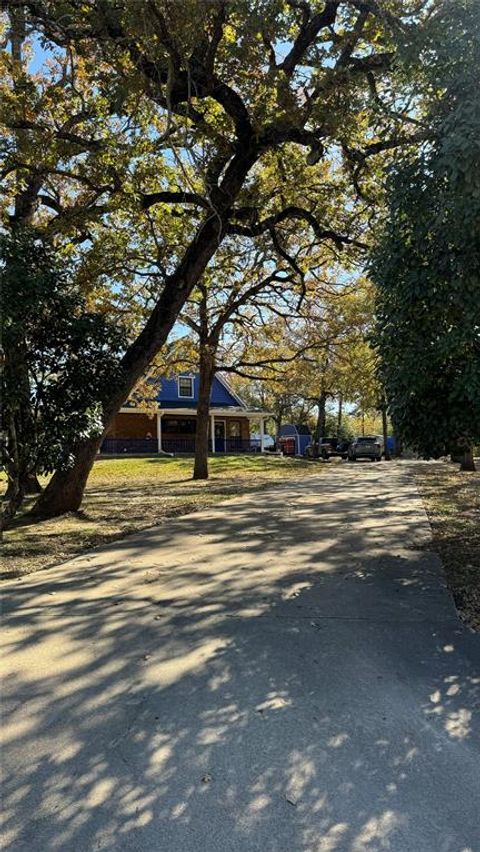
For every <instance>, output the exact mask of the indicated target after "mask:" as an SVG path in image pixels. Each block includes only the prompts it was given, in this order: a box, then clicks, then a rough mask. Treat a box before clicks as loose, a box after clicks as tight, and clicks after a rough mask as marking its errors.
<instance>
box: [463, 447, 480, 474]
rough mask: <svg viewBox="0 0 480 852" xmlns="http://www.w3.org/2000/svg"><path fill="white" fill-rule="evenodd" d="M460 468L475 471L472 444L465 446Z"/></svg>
mask: <svg viewBox="0 0 480 852" xmlns="http://www.w3.org/2000/svg"><path fill="white" fill-rule="evenodd" d="M460 470H470V471H475V470H476V467H475V459H474V458H473V446H470V447H467V449H466V450H465V452H464V453H463V456H462V463H461V465H460Z"/></svg>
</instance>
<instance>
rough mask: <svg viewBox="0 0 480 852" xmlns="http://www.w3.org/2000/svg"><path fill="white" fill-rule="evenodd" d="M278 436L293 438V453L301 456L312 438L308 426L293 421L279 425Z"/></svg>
mask: <svg viewBox="0 0 480 852" xmlns="http://www.w3.org/2000/svg"><path fill="white" fill-rule="evenodd" d="M278 437H279V438H295V455H297V456H303V454H304V452H305V448H306V447H307V445H308V444H309V443H310V441H311V440H312V433H311V432H310V429H309V428H308V426H299V425H295V423H284V424H283V426H281V427H280V434H279V436H278Z"/></svg>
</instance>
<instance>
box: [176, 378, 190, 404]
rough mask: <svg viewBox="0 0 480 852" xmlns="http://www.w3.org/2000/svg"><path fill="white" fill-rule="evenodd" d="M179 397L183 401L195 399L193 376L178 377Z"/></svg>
mask: <svg viewBox="0 0 480 852" xmlns="http://www.w3.org/2000/svg"><path fill="white" fill-rule="evenodd" d="M178 395H179V397H182V399H193V376H179V377H178Z"/></svg>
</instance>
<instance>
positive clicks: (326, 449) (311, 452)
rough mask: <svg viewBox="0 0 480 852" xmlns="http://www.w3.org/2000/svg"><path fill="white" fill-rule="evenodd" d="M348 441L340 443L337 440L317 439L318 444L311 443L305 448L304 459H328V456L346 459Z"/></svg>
mask: <svg viewBox="0 0 480 852" xmlns="http://www.w3.org/2000/svg"><path fill="white" fill-rule="evenodd" d="M348 447H349V441H341V440H339V439H338V438H319V439H318V443H317V444H315V442H314V441H311V443H310V444H308V445H307V446H306V447H305V453H304V455H305V457H306V458H307V459H315V458H322V459H329V458H330V456H340V457H341V458H342V459H346V458H347V455H348Z"/></svg>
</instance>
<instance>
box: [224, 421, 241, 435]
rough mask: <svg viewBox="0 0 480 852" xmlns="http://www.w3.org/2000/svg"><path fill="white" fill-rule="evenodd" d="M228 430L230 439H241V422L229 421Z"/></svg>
mask: <svg viewBox="0 0 480 852" xmlns="http://www.w3.org/2000/svg"><path fill="white" fill-rule="evenodd" d="M227 430H228V437H229V438H240V437H241V434H242V433H241V426H240V421H239V420H227Z"/></svg>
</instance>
